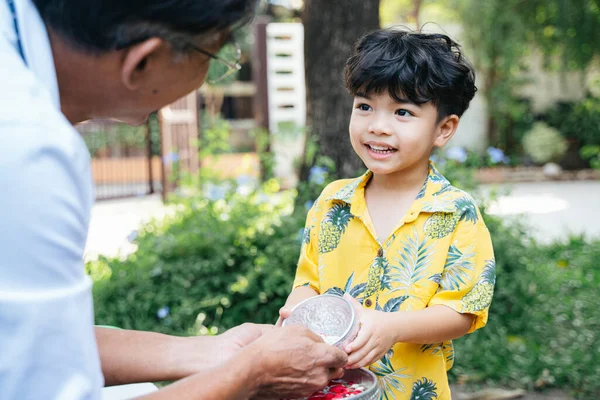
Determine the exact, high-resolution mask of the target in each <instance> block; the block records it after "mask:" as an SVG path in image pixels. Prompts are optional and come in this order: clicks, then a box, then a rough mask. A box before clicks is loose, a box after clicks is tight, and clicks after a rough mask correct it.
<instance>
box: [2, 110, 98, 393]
mask: <svg viewBox="0 0 600 400" xmlns="http://www.w3.org/2000/svg"><path fill="white" fill-rule="evenodd" d="M56 119H58V118H56ZM56 119H55V120H50V121H49V122H48V123H46V124H43V125H37V124H34V123H26V122H19V121H10V123H9V122H4V121H2V119H1V118H0V131H2V132H3V134H5V135H4V136H5V138H4V140H3V142H2V146H0V186H1V187H3V188H6V189H7V190H6V192H5V193H3V195H2V196H0V221H2V223H1V224H0V250H1V253H2V259H1V260H0V342H1V343H2V356H1V357H0V370H1V371H3V373H0V387H1V388H2V394H3V395H5V396H6V397H3V398H15V399H16V398H19V399H26V398H27V399H28V398H31V399H33V398H48V399H50V398H52V399H58V398H61V399H62V398H69V399H98V398H100V394H101V392H100V390H101V387H102V386H103V378H102V372H101V368H100V359H99V356H98V349H97V345H96V338H95V335H94V313H93V304H92V292H91V281H90V279H89V277H87V276H86V275H85V270H84V265H83V259H82V257H83V252H84V248H85V241H86V235H87V228H88V220H89V216H90V215H89V214H90V207H91V202H92V186H91V176H90V175H89V155H88V153H87V149H86V148H85V144H84V143H83V141H82V140H81V138H80V137H79V136H78V135H77V132H75V131H74V130H73V129H72V128H71V127H70V126H68V125H66V124H61V123H60V121H56ZM0 397H2V396H0Z"/></svg>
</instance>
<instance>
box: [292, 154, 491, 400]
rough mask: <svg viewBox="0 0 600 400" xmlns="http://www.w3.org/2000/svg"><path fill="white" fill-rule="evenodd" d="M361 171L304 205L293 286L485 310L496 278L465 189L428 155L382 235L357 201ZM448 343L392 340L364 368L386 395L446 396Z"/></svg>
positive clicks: (406, 305) (420, 305)
mask: <svg viewBox="0 0 600 400" xmlns="http://www.w3.org/2000/svg"><path fill="white" fill-rule="evenodd" d="M371 175H372V174H371V172H369V171H367V173H365V174H364V175H363V176H361V177H359V178H356V179H345V180H339V181H336V182H333V183H331V184H330V185H328V186H327V187H326V188H325V189H324V190H323V193H322V194H321V196H319V199H318V200H317V201H316V202H315V204H314V205H313V207H312V209H311V210H310V211H309V213H308V217H307V223H306V228H305V231H304V238H303V245H302V251H301V254H300V260H299V263H298V270H297V272H296V278H295V281H294V287H298V286H303V285H310V286H311V287H312V288H313V289H315V290H316V291H317V292H318V293H334V294H340V295H342V294H343V293H346V292H347V293H349V294H351V295H352V296H354V297H355V298H357V299H358V300H359V301H360V302H361V303H362V304H363V307H365V308H370V309H375V310H380V311H385V312H396V311H411V310H421V309H424V308H425V307H430V306H434V305H439V304H441V305H445V306H448V307H450V308H452V309H453V310H455V311H457V312H459V313H469V314H473V315H475V316H476V318H475V319H474V322H473V326H472V327H471V329H470V332H473V331H474V330H476V329H478V328H481V327H483V326H484V325H485V324H486V322H487V318H488V308H489V306H490V303H491V300H492V294H493V290H494V283H495V280H496V272H495V261H494V254H493V248H492V242H491V239H490V235H489V232H488V230H487V228H486V226H485V224H484V222H483V220H482V218H481V215H480V213H479V210H478V209H477V206H476V205H475V202H474V200H473V198H472V197H471V196H470V195H468V194H467V193H465V192H463V191H461V190H459V189H457V188H455V187H453V186H452V185H450V183H449V182H448V180H446V178H444V177H443V176H442V175H441V174H440V173H439V172H438V171H437V169H436V168H435V166H434V165H433V164H430V167H429V175H428V178H427V180H426V182H425V183H424V185H423V188H422V190H421V191H420V193H419V194H418V196H417V198H416V199H415V201H414V202H413V204H412V206H411V207H410V209H409V211H408V212H407V213H406V215H405V217H404V219H403V220H402V221H399V223H398V226H397V227H396V228H395V230H394V232H393V233H392V235H390V237H389V238H386V239H384V240H380V239H378V238H377V237H376V235H375V230H374V228H373V224H372V222H371V219H370V218H369V213H368V211H367V205H366V202H365V192H364V189H365V185H366V184H367V182H368V181H369V179H370V178H371ZM453 360H454V352H453V347H452V342H451V341H448V342H444V343H435V344H430V345H420V344H412V343H396V344H395V345H394V346H393V347H392V349H390V351H389V352H388V353H387V354H386V355H385V356H384V357H383V358H382V359H381V360H379V361H377V362H376V363H374V364H372V365H371V366H370V367H369V368H370V370H371V371H373V372H374V373H375V374H376V375H377V376H378V377H379V380H380V383H381V387H382V388H383V390H384V396H383V398H384V399H411V398H414V399H437V400H444V399H450V398H451V396H450V388H449V386H448V377H447V370H449V369H450V368H451V367H452V363H453Z"/></svg>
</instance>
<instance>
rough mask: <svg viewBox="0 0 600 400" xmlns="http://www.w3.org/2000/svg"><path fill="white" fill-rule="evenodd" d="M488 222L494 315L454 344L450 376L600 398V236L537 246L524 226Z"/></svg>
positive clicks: (492, 309)
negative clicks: (493, 270)
mask: <svg viewBox="0 0 600 400" xmlns="http://www.w3.org/2000/svg"><path fill="white" fill-rule="evenodd" d="M488 225H489V226H490V230H491V231H492V238H493V241H494V249H495V252H496V260H497V274H498V279H497V282H496V293H495V296H494V300H493V303H492V307H491V311H490V319H489V322H488V326H487V327H486V328H484V329H482V330H480V331H478V332H475V333H474V334H471V335H469V336H467V337H465V338H462V339H459V340H457V341H456V342H455V346H456V353H457V360H456V365H455V367H454V368H453V369H452V370H451V374H452V377H453V378H454V379H458V380H469V379H470V380H475V381H484V382H494V383H495V384H507V385H512V386H521V387H526V388H529V389H534V388H544V387H551V386H558V387H563V388H569V389H571V390H572V391H573V393H574V394H575V395H576V396H577V397H580V398H598V396H599V395H600V352H598V350H597V349H598V348H600V347H599V346H600V310H599V309H598V307H597V305H596V300H595V298H596V295H597V291H598V285H600V271H598V269H597V268H596V265H597V260H598V257H600V241H593V242H588V241H585V240H583V239H582V238H572V239H571V240H570V241H569V242H568V243H565V244H561V243H556V244H552V245H546V246H537V245H535V244H534V243H531V242H529V243H528V240H527V239H526V238H527V235H526V234H525V233H524V232H523V231H522V230H519V229H515V228H514V227H508V226H503V225H501V224H497V222H493V220H492V221H489V222H488ZM523 239H525V241H523Z"/></svg>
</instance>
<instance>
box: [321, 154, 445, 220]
mask: <svg viewBox="0 0 600 400" xmlns="http://www.w3.org/2000/svg"><path fill="white" fill-rule="evenodd" d="M372 175H373V173H372V172H371V171H367V172H365V173H364V174H363V175H361V176H359V177H358V178H356V179H353V180H352V181H350V183H348V184H347V185H345V186H344V187H342V188H341V189H340V190H338V191H337V192H336V193H335V194H334V195H333V196H330V197H328V198H327V199H326V200H327V201H331V200H337V201H343V202H345V203H347V204H353V203H358V202H363V203H364V201H365V200H364V199H365V196H364V188H365V186H366V185H367V183H368V182H369V179H371V176H372ZM453 191H454V187H453V186H452V185H451V184H450V182H449V181H448V180H447V179H446V178H445V177H444V176H443V175H442V174H441V173H440V172H439V171H438V169H437V168H436V167H435V165H434V164H433V162H431V161H430V162H429V174H428V175H427V179H426V180H425V183H424V184H423V187H422V189H421V191H420V192H419V194H418V195H417V197H416V199H415V201H414V202H413V204H412V206H411V207H410V210H409V212H408V213H407V218H406V219H405V222H407V223H408V222H411V221H414V220H415V219H417V217H418V215H419V213H421V212H427V213H434V212H444V213H452V212H456V206H455V204H454V194H453V193H452V192H453Z"/></svg>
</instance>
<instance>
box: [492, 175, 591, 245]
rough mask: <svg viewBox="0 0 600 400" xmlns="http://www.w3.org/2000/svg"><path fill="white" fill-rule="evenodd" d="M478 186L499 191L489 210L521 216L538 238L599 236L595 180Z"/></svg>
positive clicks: (510, 216) (510, 215) (498, 213)
mask: <svg viewBox="0 0 600 400" xmlns="http://www.w3.org/2000/svg"><path fill="white" fill-rule="evenodd" d="M482 189H483V190H484V192H488V193H489V192H490V191H492V190H494V189H496V190H498V191H499V194H500V197H499V198H498V199H497V201H495V202H493V203H492V205H491V207H490V208H489V209H488V211H489V212H490V213H491V214H495V215H498V216H503V217H506V218H524V219H525V220H526V221H527V222H528V223H529V225H530V226H531V233H532V234H533V235H534V237H536V238H537V239H538V240H539V241H541V242H546V243H547V242H550V241H553V240H564V239H566V238H567V237H568V234H569V233H573V234H580V233H584V234H585V235H586V236H588V237H596V238H600V182H598V181H580V182H535V183H518V184H510V185H501V186H495V187H494V186H491V185H486V186H483V188H482ZM507 190H508V194H504V195H502V193H505V192H506V191H507Z"/></svg>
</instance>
